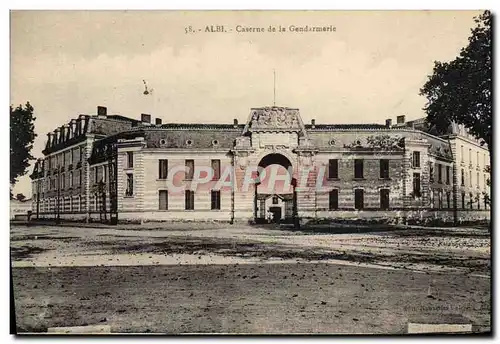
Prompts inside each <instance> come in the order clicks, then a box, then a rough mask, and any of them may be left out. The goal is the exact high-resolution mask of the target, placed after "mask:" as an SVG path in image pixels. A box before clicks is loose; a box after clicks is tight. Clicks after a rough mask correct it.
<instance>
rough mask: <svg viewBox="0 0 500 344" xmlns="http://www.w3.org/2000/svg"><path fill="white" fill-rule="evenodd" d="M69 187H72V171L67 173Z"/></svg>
mask: <svg viewBox="0 0 500 344" xmlns="http://www.w3.org/2000/svg"><path fill="white" fill-rule="evenodd" d="M69 187H70V188H72V187H73V172H70V173H69Z"/></svg>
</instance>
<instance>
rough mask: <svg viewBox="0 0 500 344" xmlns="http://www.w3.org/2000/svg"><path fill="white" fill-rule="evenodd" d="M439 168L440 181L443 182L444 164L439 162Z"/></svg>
mask: <svg viewBox="0 0 500 344" xmlns="http://www.w3.org/2000/svg"><path fill="white" fill-rule="evenodd" d="M437 169H438V183H439V184H441V183H443V165H441V164H437Z"/></svg>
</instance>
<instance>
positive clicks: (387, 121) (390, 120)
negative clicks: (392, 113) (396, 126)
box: [385, 118, 392, 128]
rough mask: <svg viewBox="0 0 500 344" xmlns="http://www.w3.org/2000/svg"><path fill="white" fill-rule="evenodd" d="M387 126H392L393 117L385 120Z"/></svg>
mask: <svg viewBox="0 0 500 344" xmlns="http://www.w3.org/2000/svg"><path fill="white" fill-rule="evenodd" d="M385 126H386V127H387V128H390V127H392V119H390V118H388V119H386V120H385Z"/></svg>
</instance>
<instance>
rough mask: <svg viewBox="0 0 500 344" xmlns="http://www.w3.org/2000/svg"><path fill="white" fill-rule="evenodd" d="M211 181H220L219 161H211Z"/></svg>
mask: <svg viewBox="0 0 500 344" xmlns="http://www.w3.org/2000/svg"><path fill="white" fill-rule="evenodd" d="M212 173H213V180H219V179H220V160H218V159H217V160H212Z"/></svg>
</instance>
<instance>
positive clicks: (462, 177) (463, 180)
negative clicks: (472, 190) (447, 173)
mask: <svg viewBox="0 0 500 344" xmlns="http://www.w3.org/2000/svg"><path fill="white" fill-rule="evenodd" d="M461 179H462V180H461V184H462V186H464V185H465V171H464V169H463V168H462V173H461Z"/></svg>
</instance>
